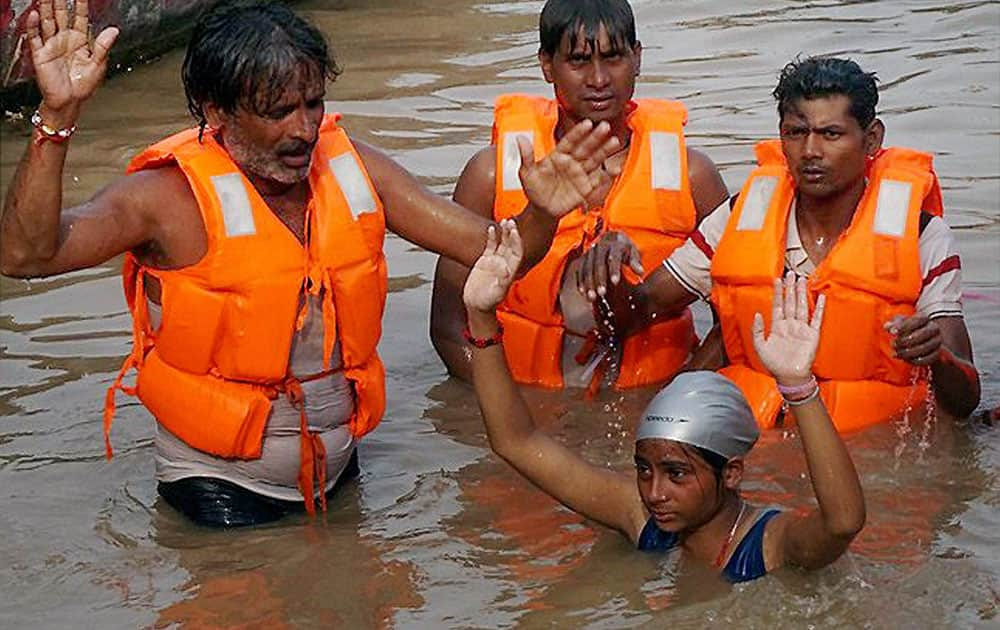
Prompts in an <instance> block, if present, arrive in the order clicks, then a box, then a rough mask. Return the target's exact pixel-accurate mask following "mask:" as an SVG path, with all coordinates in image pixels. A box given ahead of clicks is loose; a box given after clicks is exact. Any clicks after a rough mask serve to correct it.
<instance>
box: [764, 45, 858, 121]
mask: <svg viewBox="0 0 1000 630" xmlns="http://www.w3.org/2000/svg"><path fill="white" fill-rule="evenodd" d="M877 82H878V77H877V76H876V75H875V73H874V72H865V71H864V70H862V69H861V66H859V65H858V64H857V62H855V61H853V60H851V59H843V58H839V57H806V58H805V59H800V58H796V59H795V60H793V61H792V62H791V63H789V64H788V65H786V66H785V67H784V68H783V69H782V70H781V76H780V77H779V79H778V86H777V87H775V88H774V92H772V94H773V96H774V98H775V100H777V101H778V116H779V118H780V119H781V120H784V118H785V113H786V112H788V111H790V110H791V109H792V108H794V106H795V102H796V101H798V100H800V99H806V100H811V99H814V98H820V97H824V96H833V95H836V94H843V95H844V96H846V97H847V98H849V99H850V100H851V108H850V112H851V116H853V117H854V119H855V120H857V121H858V124H859V125H861V128H862V129H867V128H868V125H870V124H871V122H872V121H873V120H875V106H876V105H878V87H877V85H876V83H877Z"/></svg>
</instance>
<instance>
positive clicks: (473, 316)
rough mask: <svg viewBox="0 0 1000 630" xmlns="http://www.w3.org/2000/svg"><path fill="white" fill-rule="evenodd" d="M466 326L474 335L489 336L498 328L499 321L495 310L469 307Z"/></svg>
mask: <svg viewBox="0 0 1000 630" xmlns="http://www.w3.org/2000/svg"><path fill="white" fill-rule="evenodd" d="M468 327H469V332H471V333H472V334H473V336H475V337H491V336H493V335H494V334H496V332H497V330H498V329H499V328H500V322H499V321H498V320H497V315H496V311H480V310H476V309H469V315H468Z"/></svg>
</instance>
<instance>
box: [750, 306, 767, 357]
mask: <svg viewBox="0 0 1000 630" xmlns="http://www.w3.org/2000/svg"><path fill="white" fill-rule="evenodd" d="M750 334H751V336H752V337H753V349H754V351H755V352H756V353H757V356H760V350H761V348H763V347H764V316H763V315H761V314H760V313H754V315H753V325H752V326H751V327H750Z"/></svg>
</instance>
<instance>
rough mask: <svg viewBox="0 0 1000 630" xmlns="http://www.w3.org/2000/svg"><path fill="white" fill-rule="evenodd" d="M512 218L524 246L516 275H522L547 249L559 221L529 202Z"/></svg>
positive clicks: (543, 255) (539, 259) (542, 256)
mask: <svg viewBox="0 0 1000 630" xmlns="http://www.w3.org/2000/svg"><path fill="white" fill-rule="evenodd" d="M514 220H515V221H516V222H517V231H518V233H519V234H520V235H521V243H522V244H523V247H524V255H523V257H522V259H521V266H520V267H519V268H518V275H524V274H525V273H527V272H528V271H529V270H530V269H531V268H532V267H534V266H535V265H536V264H538V262H539V261H541V260H542V258H544V257H545V254H546V253H547V252H548V251H549V247H551V245H552V238H553V237H554V236H555V234H556V228H557V227H558V226H559V221H558V220H556V219H554V218H553V217H552V215H550V214H548V213H547V212H545V211H543V210H539V209H537V208H535V207H534V206H533V205H531V204H528V206H527V207H526V208H525V209H524V211H523V212H522V213H521V214H519V215H517V217H515V219H514Z"/></svg>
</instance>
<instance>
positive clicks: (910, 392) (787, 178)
mask: <svg viewBox="0 0 1000 630" xmlns="http://www.w3.org/2000/svg"><path fill="white" fill-rule="evenodd" d="M756 152H757V161H758V164H759V166H758V167H757V168H756V169H755V170H754V171H753V172H752V173H751V174H750V178H749V179H748V180H747V182H746V184H745V185H744V186H743V190H742V192H741V193H740V196H739V198H738V200H737V202H736V206H735V207H734V208H733V212H732V214H731V216H730V217H729V223H728V224H727V225H726V229H725V232H724V233H723V235H722V239H721V240H720V242H719V246H718V248H717V249H716V252H715V256H714V257H713V259H712V271H711V273H712V303H713V305H714V306H715V309H716V311H717V313H718V314H719V318H720V321H721V325H722V334H723V339H724V343H725V346H726V353H727V354H728V356H729V361H730V364H731V365H729V366H727V367H726V368H723V369H722V370H721V372H722V373H723V374H725V375H726V376H728V377H729V378H731V379H733V380H734V381H735V382H736V384H737V385H739V386H740V388H741V389H742V390H743V393H744V394H745V395H746V397H747V400H748V401H749V402H750V406H751V408H752V409H753V410H754V414H755V415H756V417H757V422H758V423H759V424H760V425H761V426H762V427H764V428H769V427H773V426H774V424H775V422H776V418H777V415H778V411H779V410H780V409H781V405H782V398H781V395H780V394H779V393H778V390H777V388H776V385H775V382H774V379H773V378H771V377H770V376H769V375H768V373H767V371H766V370H765V369H764V367H763V365H762V364H761V363H760V359H759V358H758V357H757V354H756V352H755V351H754V349H753V337H752V335H751V326H752V325H753V317H754V314H755V313H761V314H762V315H763V316H764V320H765V323H766V326H767V327H768V328H767V329H769V327H770V316H771V301H772V297H773V294H774V285H773V282H774V279H775V278H776V277H779V276H780V275H781V274H782V272H783V270H784V263H785V238H786V228H787V225H788V213H789V211H790V208H791V207H792V202H793V200H794V199H795V184H794V182H793V180H792V177H791V174H790V173H789V172H788V167H787V165H786V162H785V158H784V155H783V154H782V152H781V143H780V142H779V141H776V140H773V141H767V142H762V143H760V144H758V145H757V147H756ZM931 162H932V157H931V156H930V155H929V154H927V153H920V152H918V151H913V150H911V149H903V148H892V149H884V150H882V151H880V152H879V153H878V155H876V156H875V157H874V158H873V159H871V160H870V161H869V164H868V172H867V177H868V186H867V188H866V189H865V192H864V196H863V197H862V198H861V201H860V203H859V204H858V208H857V210H856V211H855V213H854V217H853V218H852V219H851V223H850V225H849V226H848V227H847V230H846V231H845V232H844V233H843V234H842V235H841V237H840V239H839V240H838V241H837V243H836V244H835V245H834V246H833V248H832V249H831V250H830V252H829V254H827V257H826V259H825V260H824V261H823V262H822V263H821V264H820V265H818V266H817V267H816V270H815V272H814V273H813V274H812V275H810V277H809V290H810V291H809V300H810V308H811V307H812V306H814V305H815V301H816V297H817V296H818V295H819V294H820V293H822V294H825V295H826V311H825V315H824V318H823V329H822V332H821V337H820V344H819V348H818V350H817V353H816V361H815V363H814V365H813V372H814V373H815V374H816V378H817V379H819V381H820V392H821V393H822V396H823V401H824V402H825V403H826V405H827V408H828V409H829V410H830V415H831V417H832V418H833V422H834V424H835V425H836V427H837V429H838V430H839V431H853V430H857V429H861V428H864V427H866V426H868V425H871V424H874V423H878V422H882V421H884V420H887V419H889V418H890V417H892V416H893V415H895V414H897V413H899V412H900V411H902V410H903V409H904V408H905V407H906V406H907V405H917V404H920V403H922V402H923V400H924V398H925V397H926V393H927V392H926V387H927V383H926V380H925V379H924V378H923V375H922V374H920V373H918V372H917V370H916V368H914V367H913V366H911V365H910V364H909V363H906V362H905V361H902V360H899V359H896V358H894V356H893V354H894V353H893V349H892V337H891V335H890V334H889V333H888V331H886V330H885V329H884V328H883V324H885V323H886V322H888V321H889V320H891V319H892V318H893V317H895V316H897V315H901V316H904V317H908V316H910V315H912V314H913V313H914V312H915V305H916V302H917V298H918V297H919V296H920V291H921V288H922V284H923V279H922V277H921V273H920V253H919V248H918V243H919V222H920V213H921V211H922V210H923V211H926V212H930V213H932V214H935V215H938V216H940V215H941V214H942V212H943V210H942V204H941V191H940V188H939V186H938V182H937V176H936V175H935V174H934V170H933V168H932V164H931Z"/></svg>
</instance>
